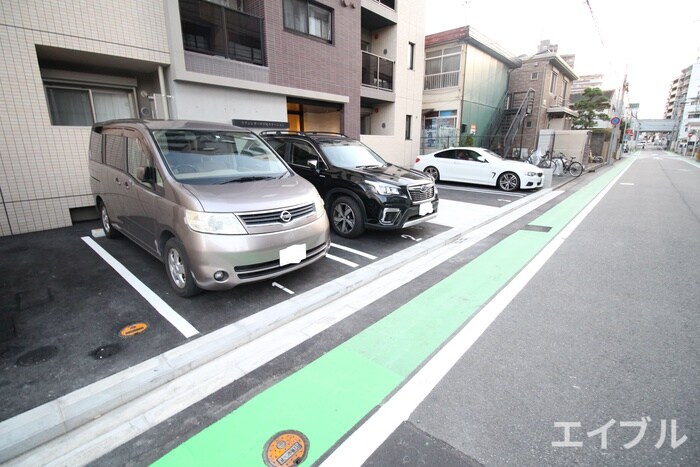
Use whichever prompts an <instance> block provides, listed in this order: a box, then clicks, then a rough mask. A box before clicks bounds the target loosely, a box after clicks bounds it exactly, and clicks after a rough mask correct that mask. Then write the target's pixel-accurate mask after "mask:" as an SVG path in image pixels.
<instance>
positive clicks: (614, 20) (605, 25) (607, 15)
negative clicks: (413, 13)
mask: <svg viewBox="0 0 700 467" xmlns="http://www.w3.org/2000/svg"><path fill="white" fill-rule="evenodd" d="M425 9H426V15H425V21H426V23H425V33H426V34H433V33H436V32H440V31H446V30H448V29H453V28H456V27H460V26H465V25H469V26H472V27H473V28H474V29H476V30H478V31H479V32H480V33H482V34H483V35H485V36H487V37H488V38H490V39H492V40H493V41H494V42H496V43H497V44H499V45H500V46H501V47H503V48H505V49H506V50H508V51H510V52H512V53H513V54H514V55H515V56H518V55H522V54H527V55H532V54H534V53H535V52H536V48H537V45H538V44H539V43H540V41H541V40H543V39H547V40H549V41H550V42H551V43H553V44H558V45H559V53H560V54H575V55H576V62H575V66H574V71H576V73H577V74H578V75H586V74H604V75H605V85H604V87H605V88H606V89H615V88H619V87H620V86H621V84H622V81H623V78H624V76H625V72H627V80H628V82H629V102H632V103H639V104H640V107H639V113H638V117H639V118H663V111H664V107H665V104H666V98H667V97H668V91H669V87H670V85H671V81H672V80H673V79H674V78H676V77H678V75H679V73H680V72H681V70H683V69H684V68H686V67H688V66H690V65H692V64H693V63H695V62H696V61H697V59H698V56H700V2H698V1H697V0H695V1H691V0H664V1H655V2H653V3H652V2H650V1H644V0H636V1H632V0H588V1H586V0H426V7H425ZM538 18H540V19H539V20H538ZM545 18H548V19H545Z"/></svg>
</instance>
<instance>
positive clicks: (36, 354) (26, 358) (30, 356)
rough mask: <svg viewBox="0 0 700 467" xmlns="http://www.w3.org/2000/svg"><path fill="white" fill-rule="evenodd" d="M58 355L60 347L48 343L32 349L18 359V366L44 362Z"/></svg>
mask: <svg viewBox="0 0 700 467" xmlns="http://www.w3.org/2000/svg"><path fill="white" fill-rule="evenodd" d="M56 355H58V347H56V346H55V345H47V346H44V347H39V348H38V349H34V350H31V351H29V352H27V353H25V354H23V355H20V357H19V358H18V359H17V361H16V363H17V365H18V366H32V365H38V364H39V363H44V362H47V361H49V360H51V359H52V358H54V357H55V356H56Z"/></svg>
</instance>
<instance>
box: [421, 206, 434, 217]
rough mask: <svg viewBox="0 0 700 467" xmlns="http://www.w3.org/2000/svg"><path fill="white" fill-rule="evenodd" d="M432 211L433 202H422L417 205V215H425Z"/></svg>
mask: <svg viewBox="0 0 700 467" xmlns="http://www.w3.org/2000/svg"><path fill="white" fill-rule="evenodd" d="M431 212H433V203H423V204H421V205H419V206H418V215H419V216H425V215H426V214H430V213H431Z"/></svg>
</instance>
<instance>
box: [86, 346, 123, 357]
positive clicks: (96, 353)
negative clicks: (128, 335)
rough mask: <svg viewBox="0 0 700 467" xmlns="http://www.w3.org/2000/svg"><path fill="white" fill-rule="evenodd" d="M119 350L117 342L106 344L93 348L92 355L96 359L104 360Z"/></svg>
mask: <svg viewBox="0 0 700 467" xmlns="http://www.w3.org/2000/svg"><path fill="white" fill-rule="evenodd" d="M120 350H121V347H119V346H118V345H117V344H108V345H104V346H102V347H98V348H97V349H95V350H93V351H92V356H93V358H95V359H96V360H104V359H105V358H109V357H111V356H113V355H115V354H118V353H119V351H120Z"/></svg>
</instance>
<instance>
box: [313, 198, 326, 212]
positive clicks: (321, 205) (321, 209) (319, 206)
mask: <svg viewBox="0 0 700 467" xmlns="http://www.w3.org/2000/svg"><path fill="white" fill-rule="evenodd" d="M314 207H315V208H316V217H321V216H322V215H323V212H324V203H323V198H321V197H320V196H316V200H315V201H314Z"/></svg>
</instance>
